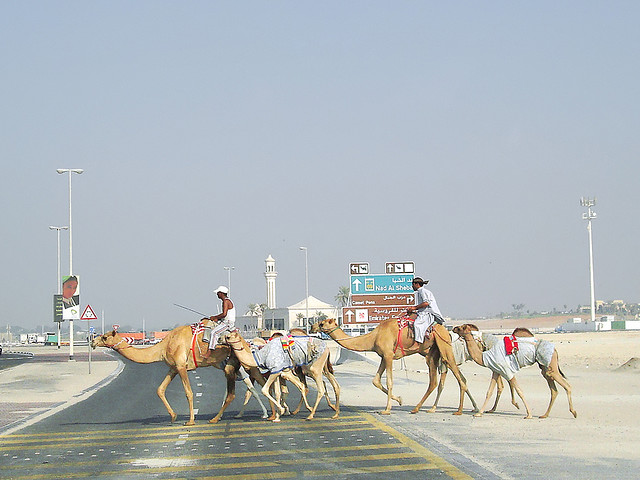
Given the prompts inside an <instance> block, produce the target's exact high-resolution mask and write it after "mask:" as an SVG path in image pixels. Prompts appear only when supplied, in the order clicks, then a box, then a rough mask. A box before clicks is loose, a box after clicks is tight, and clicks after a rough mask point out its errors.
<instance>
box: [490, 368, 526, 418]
mask: <svg viewBox="0 0 640 480" xmlns="http://www.w3.org/2000/svg"><path fill="white" fill-rule="evenodd" d="M496 384H497V387H498V389H497V392H496V402H495V403H494V404H493V407H491V410H487V412H488V413H493V412H495V411H496V408H497V407H498V401H499V400H500V395H502V392H503V390H504V382H503V381H502V377H501V376H500V375H498V378H497V379H496ZM509 390H510V392H511V403H512V404H513V406H514V407H516V408H517V409H518V410H520V405H519V404H518V402H517V401H516V397H515V395H516V393H515V391H514V390H513V386H512V385H511V384H509Z"/></svg>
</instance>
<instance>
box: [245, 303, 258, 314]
mask: <svg viewBox="0 0 640 480" xmlns="http://www.w3.org/2000/svg"><path fill="white" fill-rule="evenodd" d="M247 308H249V315H251V316H255V317H257V316H259V315H260V313H261V310H260V305H258V304H257V303H250V304H249V305H248V306H247Z"/></svg>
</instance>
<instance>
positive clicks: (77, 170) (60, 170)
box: [56, 168, 84, 361]
mask: <svg viewBox="0 0 640 480" xmlns="http://www.w3.org/2000/svg"><path fill="white" fill-rule="evenodd" d="M56 172H58V173H59V174H63V173H68V174H69V275H73V229H72V222H71V175H72V174H73V173H77V174H78V175H80V174H81V173H82V172H84V170H83V169H81V168H58V169H56ZM69 360H70V361H71V360H73V319H72V318H71V319H69Z"/></svg>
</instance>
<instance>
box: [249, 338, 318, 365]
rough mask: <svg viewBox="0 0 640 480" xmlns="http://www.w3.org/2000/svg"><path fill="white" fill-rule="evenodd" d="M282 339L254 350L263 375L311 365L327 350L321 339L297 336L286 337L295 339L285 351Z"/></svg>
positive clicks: (270, 341) (276, 339)
mask: <svg viewBox="0 0 640 480" xmlns="http://www.w3.org/2000/svg"><path fill="white" fill-rule="evenodd" d="M280 338H281V337H276V338H274V339H272V340H269V341H268V342H267V344H266V345H264V346H260V347H258V348H254V349H253V350H252V353H253V358H254V359H255V361H256V363H257V364H258V368H259V369H260V370H261V371H262V373H267V372H269V373H279V372H281V371H282V370H284V369H285V368H293V367H294V366H303V365H308V364H311V363H313V362H314V361H315V360H316V359H317V358H318V357H319V356H320V355H322V353H323V352H324V351H325V348H326V342H325V341H324V340H321V339H319V338H315V337H307V336H295V337H285V338H292V339H293V342H292V344H291V345H290V346H289V348H288V349H285V348H283V346H282V341H281V340H280ZM287 350H288V351H287Z"/></svg>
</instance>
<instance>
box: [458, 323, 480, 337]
mask: <svg viewBox="0 0 640 480" xmlns="http://www.w3.org/2000/svg"><path fill="white" fill-rule="evenodd" d="M474 330H475V331H478V327H476V326H475V325H472V324H470V323H465V324H463V325H458V326H457V327H453V330H452V332H453V333H455V334H458V335H460V336H461V337H464V336H465V335H469V334H470V333H471V332H472V331H474Z"/></svg>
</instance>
